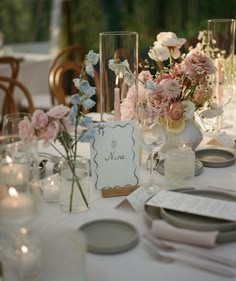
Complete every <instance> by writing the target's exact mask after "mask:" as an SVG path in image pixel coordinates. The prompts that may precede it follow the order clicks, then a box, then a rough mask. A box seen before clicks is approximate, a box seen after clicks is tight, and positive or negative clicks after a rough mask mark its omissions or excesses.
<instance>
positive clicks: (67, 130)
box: [19, 50, 99, 208]
mask: <svg viewBox="0 0 236 281" xmlns="http://www.w3.org/2000/svg"><path fill="white" fill-rule="evenodd" d="M98 59H99V55H98V54H96V53H94V52H93V51H92V50H90V51H89V53H88V54H87V55H86V56H85V61H84V65H83V68H82V70H81V73H80V76H79V78H76V79H74V80H73V82H74V85H75V87H76V88H77V89H78V93H77V94H75V95H72V96H71V99H70V102H71V104H72V106H71V107H68V106H64V105H57V106H54V107H53V108H51V109H50V110H49V111H48V112H44V111H43V110H40V109H37V110H35V111H34V113H33V115H32V118H31V120H30V119H29V118H28V117H24V120H22V121H21V122H20V123H19V135H20V137H21V138H22V140H23V141H24V142H26V143H29V142H31V141H32V140H34V139H37V140H43V143H44V145H46V146H47V145H49V144H50V145H51V146H53V147H54V148H55V150H57V152H58V153H59V154H60V155H61V157H62V158H63V159H65V160H76V158H77V154H78V145H77V144H78V142H85V141H89V140H90V139H92V138H93V137H94V135H95V130H93V129H88V128H89V126H90V124H91V123H92V119H91V118H90V117H88V116H85V114H84V113H83V108H85V109H90V108H92V107H93V106H94V105H95V102H94V101H93V100H92V99H91V98H92V96H94V95H95V93H96V89H95V87H91V86H90V84H89V82H88V81H87V80H84V79H83V78H82V77H84V75H85V74H87V75H89V76H91V77H94V67H93V66H94V65H96V64H97V63H98ZM56 140H57V141H59V143H60V144H61V145H62V147H63V148H64V153H63V152H62V151H60V150H59V149H58V148H57V146H56V145H55V141H56ZM74 168H75V167H73V166H71V169H72V170H73V169H74ZM77 183H78V187H79V188H80V191H81V194H82V196H83V198H84V200H85V203H86V205H87V207H88V202H87V200H86V198H85V196H84V194H83V190H82V188H81V186H80V185H79V182H77ZM72 192H73V190H72ZM71 202H72V201H71ZM70 207H71V208H72V206H70Z"/></svg>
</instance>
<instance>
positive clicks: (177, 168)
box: [165, 145, 195, 188]
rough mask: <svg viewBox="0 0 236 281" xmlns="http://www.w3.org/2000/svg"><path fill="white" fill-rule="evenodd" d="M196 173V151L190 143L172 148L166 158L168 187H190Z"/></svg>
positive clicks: (166, 181) (166, 182)
mask: <svg viewBox="0 0 236 281" xmlns="http://www.w3.org/2000/svg"><path fill="white" fill-rule="evenodd" d="M194 175H195V153H194V151H193V150H192V149H191V147H190V146H188V145H182V146H179V147H178V148H174V149H170V150H168V151H167V153H166V158H165V186H166V188H184V187H190V186H191V183H192V180H193V178H194Z"/></svg>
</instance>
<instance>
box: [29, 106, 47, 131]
mask: <svg viewBox="0 0 236 281" xmlns="http://www.w3.org/2000/svg"><path fill="white" fill-rule="evenodd" d="M32 124H33V126H34V127H35V129H42V128H44V127H46V126H47V124H48V115H47V114H46V113H45V112H44V111H43V110H40V109H36V110H35V111H34V113H33V116H32Z"/></svg>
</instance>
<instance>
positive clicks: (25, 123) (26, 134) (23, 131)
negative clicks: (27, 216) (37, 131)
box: [19, 117, 34, 143]
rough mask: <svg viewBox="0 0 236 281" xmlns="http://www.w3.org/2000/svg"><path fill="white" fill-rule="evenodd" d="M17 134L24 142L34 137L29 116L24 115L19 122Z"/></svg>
mask: <svg viewBox="0 0 236 281" xmlns="http://www.w3.org/2000/svg"><path fill="white" fill-rule="evenodd" d="M19 135H20V137H21V138H22V140H23V141H24V142H26V143H29V142H31V141H32V140H33V138H34V128H33V126H32V124H31V122H30V120H29V118H27V117H24V119H23V120H22V121H20V123H19Z"/></svg>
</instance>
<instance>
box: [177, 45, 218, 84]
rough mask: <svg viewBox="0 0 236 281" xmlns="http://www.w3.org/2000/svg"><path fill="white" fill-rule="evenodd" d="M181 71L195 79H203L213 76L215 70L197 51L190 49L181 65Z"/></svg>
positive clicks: (204, 56) (206, 58)
mask: <svg viewBox="0 0 236 281" xmlns="http://www.w3.org/2000/svg"><path fill="white" fill-rule="evenodd" d="M181 67H182V71H183V72H184V73H185V74H187V75H189V76H191V77H192V78H194V79H196V78H199V76H201V77H203V78H205V76H206V75H209V74H213V73H214V72H215V70H216V68H215V66H214V64H213V63H212V61H211V60H210V58H208V57H207V56H206V55H204V54H203V53H202V52H201V51H200V50H199V49H197V48H195V49H192V50H191V51H190V52H189V53H188V55H187V56H186V59H185V60H183V61H182V63H181Z"/></svg>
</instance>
